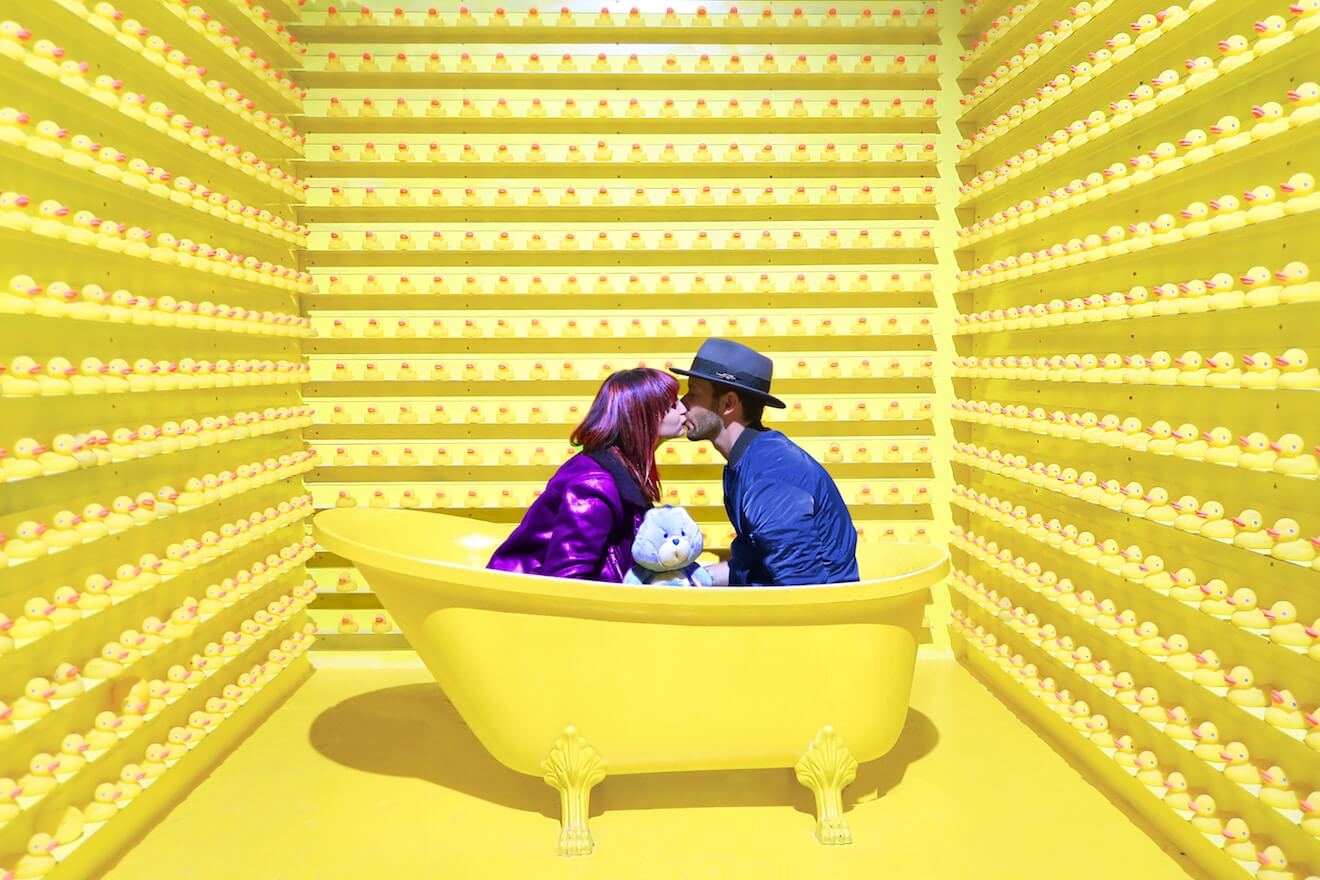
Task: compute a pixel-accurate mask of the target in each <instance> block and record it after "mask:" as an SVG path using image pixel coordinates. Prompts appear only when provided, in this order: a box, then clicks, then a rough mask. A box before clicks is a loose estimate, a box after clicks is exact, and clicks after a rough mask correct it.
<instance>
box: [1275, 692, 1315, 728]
mask: <svg viewBox="0 0 1320 880" xmlns="http://www.w3.org/2000/svg"><path fill="white" fill-rule="evenodd" d="M1265 723H1267V724H1272V725H1274V726H1275V727H1278V728H1280V729H1282V730H1305V729H1306V728H1307V723H1306V714H1305V713H1304V712H1302V710H1301V709H1300V708H1299V707H1298V705H1297V698H1296V697H1294V696H1293V695H1292V692H1291V691H1287V690H1275V691H1270V705H1269V707H1268V708H1267V709H1266V710H1265Z"/></svg>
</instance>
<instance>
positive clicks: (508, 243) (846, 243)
mask: <svg viewBox="0 0 1320 880" xmlns="http://www.w3.org/2000/svg"><path fill="white" fill-rule="evenodd" d="M875 232H876V234H875V235H872V234H871V230H870V229H865V228H863V229H846V230H838V229H828V230H822V231H821V233H820V235H819V236H816V235H811V236H810V237H809V236H808V233H806V232H803V231H802V230H800V229H794V230H792V231H788V232H786V234H782V235H776V234H775V233H774V232H772V231H770V230H769V229H764V230H762V231H761V234H760V235H753V234H751V233H748V234H747V235H746V236H744V235H743V233H742V231H741V230H733V231H732V232H729V233H728V234H727V235H726V236H725V238H724V241H723V242H721V243H720V244H719V247H718V249H719V250H742V249H746V248H747V247H748V241H754V242H755V244H754V245H752V247H755V248H758V249H761V250H805V249H809V248H822V249H839V248H853V249H857V248H877V249H886V248H889V249H893V248H909V249H913V248H933V247H934V246H935V239H934V235H933V234H932V232H931V230H929V229H921V230H915V229H914V230H905V229H878V230H875ZM848 233H851V234H850V235H849V234H848ZM347 236H348V233H347V232H339V231H331V232H330V233H329V237H328V238H327V239H326V249H327V250H330V251H354V252H358V251H387V250H389V251H410V250H418V249H423V250H431V251H443V250H449V248H450V246H451V245H450V242H449V241H448V239H446V238H445V233H444V231H443V230H440V229H435V230H432V232H431V234H430V235H429V236H428V235H426V234H425V233H423V234H422V235H420V236H418V238H420V239H422V241H421V243H420V244H419V242H418V241H417V239H414V238H413V236H412V233H410V232H399V233H396V234H395V236H394V241H393V242H386V241H384V236H378V235H377V234H376V233H375V231H374V230H371V229H366V230H363V232H362V237H361V238H360V239H359V240H358V242H357V243H356V244H350V243H349V240H348V237H347ZM519 238H521V239H522V240H521V241H519V240H518V239H519ZM546 238H547V237H546V236H544V235H542V234H541V233H540V232H529V233H526V234H524V235H519V236H518V238H515V237H514V234H513V233H511V232H509V231H507V230H501V231H500V232H494V233H487V232H484V231H482V232H477V231H475V230H472V229H468V230H466V231H464V232H463V233H462V236H461V237H460V238H459V239H458V242H457V249H458V250H464V251H479V250H492V251H513V250H528V251H543V250H547V249H548V248H549V244H548V243H547V241H546ZM616 239H619V241H618V242H617V243H616ZM812 239H815V241H814V242H813V241H812ZM583 241H589V242H590V246H591V248H592V249H593V250H613V249H615V248H621V249H625V250H651V249H658V250H665V249H674V250H680V249H683V250H715V249H717V248H716V243H715V241H714V240H713V239H712V236H711V234H710V233H709V232H708V231H707V230H705V229H700V230H692V229H684V230H679V231H677V232H675V231H673V230H665V231H664V232H650V231H649V230H648V231H647V232H645V233H643V232H641V231H639V230H635V229H634V230H633V231H632V232H627V233H625V232H623V231H620V232H618V233H615V234H611V232H609V231H606V230H604V229H602V230H599V231H597V232H596V234H595V235H594V236H593V235H592V234H591V233H590V232H589V231H583V233H582V237H581V238H579V237H578V233H577V232H565V233H564V234H563V235H562V236H560V238H559V241H558V242H557V244H556V246H555V249H557V250H561V251H573V250H580V249H581V248H582V243H583Z"/></svg>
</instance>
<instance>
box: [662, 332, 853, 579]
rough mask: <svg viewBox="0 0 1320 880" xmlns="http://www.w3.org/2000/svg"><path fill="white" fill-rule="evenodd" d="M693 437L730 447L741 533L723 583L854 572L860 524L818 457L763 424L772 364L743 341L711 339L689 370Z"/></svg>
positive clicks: (718, 575)
mask: <svg viewBox="0 0 1320 880" xmlns="http://www.w3.org/2000/svg"><path fill="white" fill-rule="evenodd" d="M672 372H674V373H677V374H678V375H680V376H687V377H688V390H687V393H686V394H685V395H684V396H683V405H684V406H686V407H687V410H688V412H687V419H688V426H689V427H688V438H689V439H691V440H694V441H701V440H709V441H711V442H712V443H713V444H714V445H715V448H716V449H718V450H719V451H720V454H721V455H723V456H724V458H725V460H726V462H727V464H726V465H725V466H724V508H725V510H726V511H727V512H728V514H729V522H731V523H732V524H733V528H734V531H735V532H736V533H737V537H735V538H734V541H733V546H732V548H731V550H732V553H731V556H730V559H729V561H728V562H726V563H720V564H719V565H713V566H710V568H709V571H710V574H711V577H712V578H713V579H714V581H715V584H716V585H717V586H792V585H795V584H833V583H841V582H845V581H855V580H858V579H859V577H858V573H857V530H856V528H855V527H854V526H853V523H852V516H851V515H850V514H849V512H848V506H847V504H845V503H844V500H843V496H841V495H840V494H839V489H838V487H837V486H835V485H834V480H832V479H831V478H830V475H829V474H828V473H826V471H825V468H824V467H822V466H821V464H820V462H818V461H816V460H815V459H814V458H812V457H811V456H810V455H808V454H807V453H806V452H805V451H804V450H803V449H802V448H801V447H799V446H798V445H797V444H795V443H794V442H793V441H791V440H789V439H788V438H787V437H785V436H784V435H783V434H781V433H779V432H778V431H771V430H767V429H766V428H765V426H764V425H763V424H762V423H761V414H762V412H763V411H764V409H765V407H766V406H767V405H768V406H773V407H776V408H778V409H783V408H784V404H783V402H781V401H780V400H779V399H778V398H777V397H774V396H773V395H772V394H770V380H771V378H772V375H773V373H774V363H773V362H772V361H771V360H770V358H768V357H766V356H765V355H762V354H759V353H757V352H755V351H753V350H752V349H750V348H748V347H747V346H745V345H742V344H741V343H738V342H734V341H732V340H729V339H708V340H706V341H705V342H704V343H702V346H701V348H700V350H699V351H698V352H697V354H696V357H694V358H693V359H692V367H691V368H690V369H687V370H673V371H672Z"/></svg>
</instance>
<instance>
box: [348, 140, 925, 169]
mask: <svg viewBox="0 0 1320 880" xmlns="http://www.w3.org/2000/svg"><path fill="white" fill-rule="evenodd" d="M351 146H352V145H351V144H349V145H345V144H330V145H329V149H328V150H327V151H326V152H325V157H326V158H327V159H329V160H330V161H332V162H349V161H355V162H448V161H450V159H449V154H448V153H447V152H446V151H445V146H444V145H443V144H440V143H436V142H434V141H433V142H431V143H429V144H427V145H425V146H422V145H420V144H418V145H416V146H414V145H412V144H409V143H403V142H400V143H398V144H396V145H395V147H394V149H393V150H386V151H382V150H378V149H376V144H375V142H373V141H367V142H366V143H364V144H363V145H362V146H361V147H359V148H358V149H357V152H356V155H353V154H352V152H351V150H350V149H349V147H351ZM451 146H452V145H451ZM655 146H658V145H655V144H647V145H646V146H645V147H644V146H642V145H641V144H640V143H633V144H631V145H630V146H629V147H628V148H627V152H626V153H624V161H627V162H631V163H634V164H641V163H654V162H664V163H671V162H699V163H706V162H715V161H720V162H749V161H752V162H842V161H848V162H871V161H877V162H920V163H933V162H935V161H937V158H938V157H937V156H936V152H935V145H934V144H923V145H921V146H920V147H917V148H916V149H915V150H911V151H910V150H909V149H908V148H907V146H906V145H904V144H902V143H894V144H884V145H881V147H882V148H880V149H875V150H872V149H871V145H870V144H869V143H861V144H857V145H855V146H853V148H852V153H851V154H850V155H849V156H848V158H847V159H845V158H844V155H843V153H842V151H841V150H840V149H839V147H838V146H837V145H835V144H834V142H833V141H828V142H826V143H824V144H811V145H807V144H806V143H798V144H796V145H793V144H762V145H760V146H759V147H757V146H755V145H750V144H749V145H748V147H747V149H746V150H744V149H743V148H742V147H741V146H740V145H739V144H738V143H736V142H734V143H730V144H729V146H728V147H726V148H725V149H724V151H723V152H722V153H716V152H715V151H714V150H712V149H711V147H710V146H709V145H708V144H706V143H699V144H696V145H694V146H689V145H687V144H684V145H682V148H681V150H680V148H679V147H678V146H675V145H674V144H672V143H670V144H665V145H664V146H663V147H661V148H660V150H659V152H658V153H656V152H654V151H650V152H648V147H655ZM615 149H616V147H615V145H612V144H610V143H609V142H608V141H603V140H601V141H596V143H595V145H594V146H593V147H591V148H587V147H585V146H582V145H579V144H563V145H560V144H551V145H549V146H548V147H545V146H542V145H541V144H540V143H539V142H535V141H533V142H532V143H531V144H529V145H528V147H527V149H526V151H525V152H524V153H523V156H522V158H521V159H518V158H516V157H515V155H514V151H513V148H512V147H511V146H510V145H509V144H475V145H474V144H463V145H462V146H460V147H459V150H458V161H460V162H495V163H502V162H531V163H535V162H585V161H587V160H588V158H589V159H590V160H591V161H592V162H599V163H617V162H618V161H619V159H618V158H617V155H616V152H615ZM618 150H619V151H620V152H622V151H623V150H624V147H623V146H622V145H618Z"/></svg>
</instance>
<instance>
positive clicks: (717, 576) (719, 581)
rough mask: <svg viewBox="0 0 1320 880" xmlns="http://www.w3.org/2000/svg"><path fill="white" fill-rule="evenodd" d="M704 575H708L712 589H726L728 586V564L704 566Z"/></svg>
mask: <svg viewBox="0 0 1320 880" xmlns="http://www.w3.org/2000/svg"><path fill="white" fill-rule="evenodd" d="M705 569H706V573H707V574H709V575H710V579H711V581H713V583H712V584H711V586H714V587H727V586H728V585H729V563H727V562H717V563H715V564H714V565H707V566H705Z"/></svg>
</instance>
